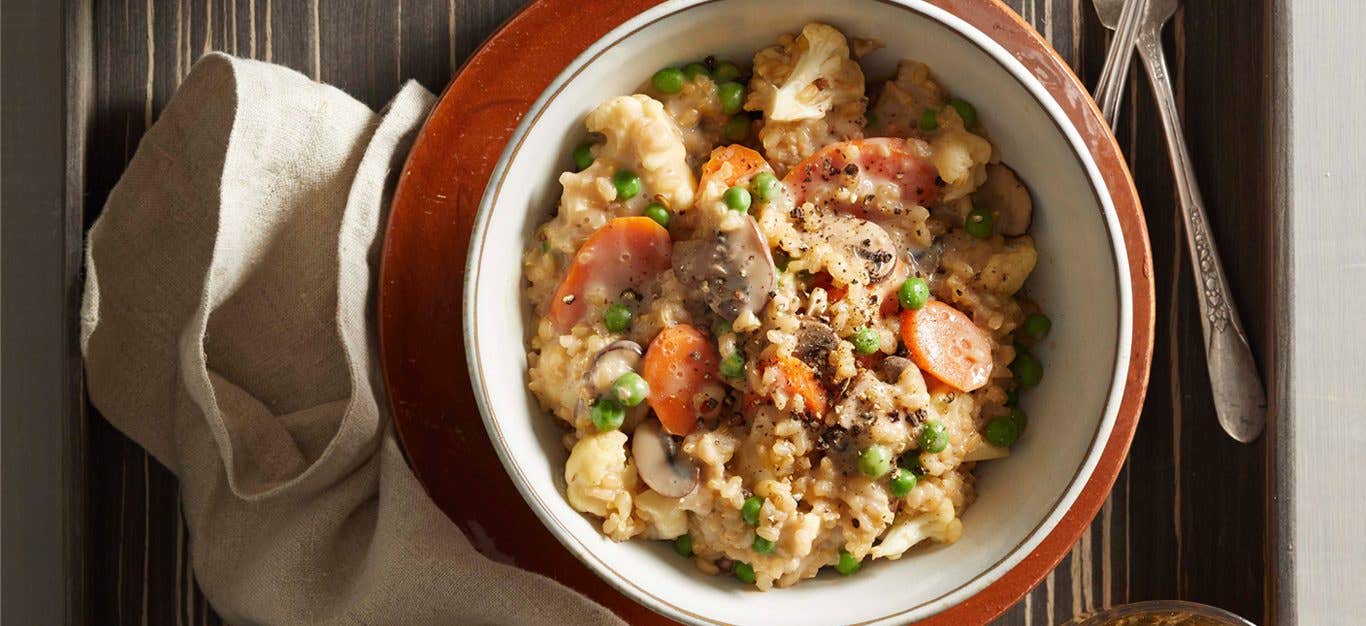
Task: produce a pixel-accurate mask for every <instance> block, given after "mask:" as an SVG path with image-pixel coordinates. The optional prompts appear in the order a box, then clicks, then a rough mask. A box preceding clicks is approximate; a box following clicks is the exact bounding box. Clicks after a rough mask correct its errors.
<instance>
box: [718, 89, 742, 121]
mask: <svg viewBox="0 0 1366 626" xmlns="http://www.w3.org/2000/svg"><path fill="white" fill-rule="evenodd" d="M716 97H717V98H718V99H719V100H721V111H723V112H724V113H725V114H726V115H734V114H736V113H739V112H740V107H741V106H744V104H745V86H744V85H741V84H740V83H737V82H733V81H728V82H724V83H721V84H720V85H717V86H716Z"/></svg>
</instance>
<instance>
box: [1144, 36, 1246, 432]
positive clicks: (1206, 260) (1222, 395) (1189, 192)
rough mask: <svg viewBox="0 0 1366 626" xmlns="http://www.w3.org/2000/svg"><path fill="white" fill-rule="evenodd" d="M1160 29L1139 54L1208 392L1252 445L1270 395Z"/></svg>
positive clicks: (1227, 423) (1226, 424)
mask: <svg viewBox="0 0 1366 626" xmlns="http://www.w3.org/2000/svg"><path fill="white" fill-rule="evenodd" d="M1161 27H1162V22H1161V21H1159V22H1157V23H1156V25H1153V24H1152V23H1151V22H1150V23H1149V24H1147V25H1145V27H1144V28H1143V29H1142V31H1141V32H1140V33H1139V36H1138V52H1139V56H1140V57H1142V59H1143V64H1144V67H1145V68H1146V69H1147V71H1148V78H1149V79H1151V81H1152V84H1153V92H1154V93H1155V94H1156V95H1157V106H1158V111H1159V113H1160V115H1161V118H1162V125H1163V127H1164V130H1165V131H1166V136H1167V152H1168V154H1169V155H1170V157H1171V163H1172V169H1173V171H1174V173H1175V179H1176V192H1177V196H1178V198H1179V200H1180V203H1181V215H1182V218H1183V220H1184V225H1185V231H1186V242H1187V244H1189V250H1190V254H1191V265H1192V270H1193V271H1194V273H1195V279H1196V288H1197V289H1198V290H1199V292H1200V297H1199V298H1198V301H1199V305H1200V326H1201V328H1202V330H1203V331H1204V335H1205V357H1206V359H1207V360H1208V362H1209V379H1210V389H1211V390H1212V391H1213V395H1214V407H1215V411H1216V412H1217V413H1218V417H1219V423H1220V425H1222V426H1223V428H1224V430H1225V431H1227V432H1228V434H1229V435H1231V436H1232V437H1233V438H1234V439H1237V440H1238V441H1242V442H1250V441H1253V440H1255V439H1256V438H1257V436H1258V435H1260V434H1261V432H1262V430H1263V428H1264V427H1265V425H1266V392H1265V391H1264V389H1263V387H1262V380H1261V376H1259V375H1258V373H1257V363H1256V361H1254V360H1253V358H1252V349H1251V348H1250V347H1249V346H1248V342H1247V335H1246V334H1245V333H1244V332H1243V325H1242V322H1241V321H1239V319H1238V312H1237V310H1236V309H1235V308H1234V303H1233V302H1232V300H1231V299H1230V298H1229V295H1228V294H1229V285H1228V278H1226V277H1225V275H1224V267H1223V263H1222V262H1221V261H1220V260H1219V251H1218V249H1217V248H1216V247H1215V245H1214V240H1213V239H1211V238H1210V235H1209V231H1210V228H1209V218H1208V217H1207V216H1206V215H1205V203H1204V200H1203V199H1201V197H1200V188H1199V187H1198V186H1197V184H1196V180H1195V171H1194V169H1193V168H1192V166H1191V158H1190V153H1189V151H1188V150H1187V148H1186V140H1185V138H1184V137H1185V135H1184V131H1183V129H1182V127H1181V118H1180V115H1179V114H1178V113H1177V108H1176V98H1175V97H1174V96H1173V95H1172V86H1171V80H1170V77H1169V75H1168V72H1167V61H1166V59H1165V58H1164V56H1163V53H1162V31H1161Z"/></svg>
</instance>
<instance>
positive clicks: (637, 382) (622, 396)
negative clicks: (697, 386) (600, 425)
mask: <svg viewBox="0 0 1366 626" xmlns="http://www.w3.org/2000/svg"><path fill="white" fill-rule="evenodd" d="M648 395H650V383H647V382H645V379H644V378H641V377H640V374H637V373H635V372H626V373H625V374H622V375H621V376H618V377H617V380H616V382H614V383H612V397H613V398H616V400H617V402H620V403H621V404H622V406H628V407H631V406H640V403H641V402H644V401H645V397H646V396H648Z"/></svg>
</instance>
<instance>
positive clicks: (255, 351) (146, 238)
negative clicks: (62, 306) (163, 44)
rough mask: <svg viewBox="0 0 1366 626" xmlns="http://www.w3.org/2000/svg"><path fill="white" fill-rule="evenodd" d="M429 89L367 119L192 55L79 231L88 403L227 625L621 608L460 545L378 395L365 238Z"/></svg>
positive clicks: (214, 57) (598, 612) (222, 61)
mask: <svg viewBox="0 0 1366 626" xmlns="http://www.w3.org/2000/svg"><path fill="white" fill-rule="evenodd" d="M432 102H433V98H432V95H431V94H430V93H428V92H427V91H426V90H424V89H423V88H422V87H420V86H418V85H417V84H416V83H409V84H407V85H406V86H404V88H403V89H402V91H400V92H399V94H398V95H397V96H396V97H395V98H394V100H393V102H392V103H390V105H389V106H388V107H387V108H386V109H385V110H384V111H383V112H381V113H380V114H375V113H374V112H372V111H370V110H369V109H368V108H366V107H365V106H364V105H362V104H361V103H359V102H357V101H355V100H353V99H352V98H350V97H348V96H347V95H346V94H344V93H342V92H341V91H338V90H337V89H334V88H332V87H329V86H326V85H321V84H317V83H314V82H312V81H310V80H308V79H307V78H306V77H304V76H303V75H301V74H299V73H297V72H294V71H291V70H288V69H284V68H281V67H277V66H272V65H268V64H264V63H258V62H254V61H245V60H239V59H234V58H232V57H228V56H225V55H222V54H210V55H208V56H205V57H204V58H203V59H201V60H200V61H199V62H198V63H197V64H196V65H195V67H194V69H193V70H192V71H191V72H190V75H189V76H188V77H187V78H186V79H185V82H184V83H183V84H182V85H181V86H180V89H179V91H177V92H176V95H175V97H174V98H172V100H171V102H170V104H169V105H168V106H167V107H166V110H165V111H164V112H163V113H162V115H161V118H160V119H159V120H158V121H157V123H156V124H155V125H153V126H152V128H150V129H149V130H148V131H147V134H146V135H145V136H144V137H143V139H142V142H141V144H140V145H139V146H138V151H137V154H136V155H134V157H133V160H132V162H131V163H129V165H128V169H127V171H126V172H124V174H123V178H122V179H121V180H120V181H119V183H118V185H116V186H115V187H114V190H113V191H112V192H111V194H110V196H109V200H108V203H107V204H106V205H105V208H104V212H103V214H102V215H101V217H100V219H99V220H98V221H97V222H96V223H95V225H94V227H93V228H92V229H91V230H90V234H89V245H88V248H87V252H86V271H87V279H86V291H85V301H84V306H83V310H82V320H81V322H82V327H81V347H82V350H83V352H84V354H85V357H86V382H87V385H88V388H89V393H90V398H91V401H92V402H93V403H94V404H95V406H96V407H97V408H99V410H100V412H101V413H102V414H103V415H104V417H105V418H107V419H108V420H109V421H110V422H111V423H113V424H114V426H116V427H118V428H119V430H121V431H123V432H124V433H125V434H127V435H128V436H129V437H131V438H133V439H134V440H136V441H137V442H138V443H140V444H142V445H143V446H144V447H146V448H147V450H148V451H149V452H150V453H151V454H152V455H153V456H154V457H156V459H157V460H158V461H160V462H162V463H164V464H165V465H166V466H167V467H169V468H170V469H171V471H173V472H175V473H176V475H178V476H179V477H180V484H181V492H182V495H183V501H184V515H185V520H186V523H187V526H188V528H189V531H190V550H191V557H192V559H193V564H194V571H195V575H196V577H197V579H198V581H199V583H200V585H201V586H202V587H203V589H204V593H205V595H206V596H207V597H208V598H209V601H210V602H211V603H212V604H213V606H214V608H215V609H216V610H217V611H218V612H219V613H220V614H222V616H223V617H224V618H225V619H227V620H228V621H230V622H241V623H266V624H307V623H329V624H335V623H347V624H437V623H440V624H470V623H499V624H503V623H507V624H533V623H536V624H539V623H551V622H559V623H570V624H579V623H619V620H617V619H616V618H615V617H614V616H613V615H612V614H611V613H610V612H608V611H607V610H606V609H604V608H602V607H600V606H598V605H596V604H593V603H592V602H590V601H589V600H587V599H586V598H584V597H583V596H581V595H579V594H577V593H575V592H573V591H571V590H569V589H568V588H566V587H563V586H561V585H559V584H558V583H556V582H554V581H551V580H549V579H547V578H544V577H541V576H537V575H534V574H530V573H527V572H524V571H521V570H518V569H516V568H513V567H510V566H508V565H503V564H500V563H495V562H493V561H490V560H488V559H486V558H484V557H483V556H481V555H480V554H479V553H477V552H476V551H475V550H474V549H473V548H472V547H471V545H470V543H469V541H468V540H466V538H465V537H464V536H463V535H462V534H461V532H460V530H459V529H458V528H457V527H456V526H455V525H454V524H452V523H451V522H450V521H449V520H447V519H446V517H445V516H444V515H443V514H442V513H441V512H440V511H439V510H438V509H437V508H436V506H435V504H434V503H433V502H432V501H431V500H430V499H429V498H428V497H427V494H426V493H425V492H424V491H423V489H422V487H421V486H420V485H419V484H418V482H417V481H416V479H415V478H414V477H413V474H412V473H411V472H410V471H409V469H408V467H407V465H406V463H405V462H404V460H403V456H402V454H401V452H400V451H399V448H398V444H397V443H396V441H395V438H394V435H393V429H392V427H391V426H390V424H389V420H388V416H387V414H386V412H385V410H384V403H383V400H382V398H381V397H379V389H381V385H380V379H379V376H378V373H377V369H376V368H377V365H376V359H375V341H374V329H373V325H372V321H373V316H372V313H373V311H372V309H373V305H372V303H373V296H374V291H375V273H376V268H377V258H378V251H379V240H378V238H377V234H378V233H379V232H380V230H381V228H380V227H381V225H382V224H383V223H384V214H385V210H386V207H387V202H388V195H387V193H388V191H389V186H390V185H392V182H393V180H392V179H393V178H394V174H395V173H396V172H397V171H398V170H399V168H400V166H401V165H402V162H403V158H404V155H405V154H406V152H407V148H408V145H409V143H410V142H411V140H412V138H413V135H414V134H415V133H416V131H417V129H418V127H419V126H420V124H421V122H422V120H423V118H424V116H425V115H426V112H427V110H428V109H429V108H430V107H431V105H432ZM453 156H454V155H453Z"/></svg>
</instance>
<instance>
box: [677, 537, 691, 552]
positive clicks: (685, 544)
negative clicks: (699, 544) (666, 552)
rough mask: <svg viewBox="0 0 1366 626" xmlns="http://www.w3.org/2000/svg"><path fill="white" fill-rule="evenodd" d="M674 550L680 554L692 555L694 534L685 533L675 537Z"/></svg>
mask: <svg viewBox="0 0 1366 626" xmlns="http://www.w3.org/2000/svg"><path fill="white" fill-rule="evenodd" d="M674 552H677V553H678V556H692V535H690V534H688V533H683V534H681V535H679V536H678V538H677V539H674Z"/></svg>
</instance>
